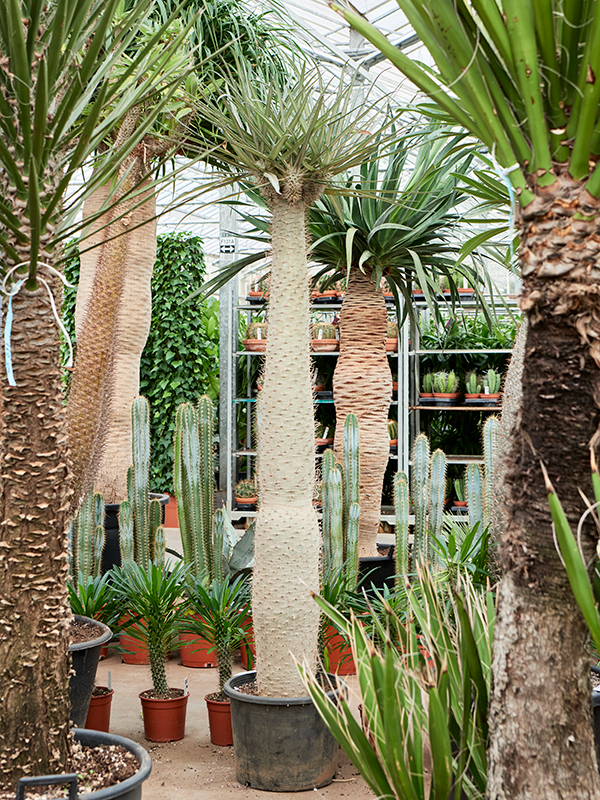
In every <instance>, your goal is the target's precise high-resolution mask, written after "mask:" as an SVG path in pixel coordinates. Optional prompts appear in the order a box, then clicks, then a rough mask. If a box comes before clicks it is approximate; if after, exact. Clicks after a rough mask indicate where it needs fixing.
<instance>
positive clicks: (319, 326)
mask: <svg viewBox="0 0 600 800" xmlns="http://www.w3.org/2000/svg"><path fill="white" fill-rule="evenodd" d="M339 346H340V342H339V339H338V331H337V327H336V326H335V325H332V324H331V323H330V322H316V323H315V324H314V325H313V326H312V339H311V342H310V347H311V350H313V352H315V353H333V352H335V351H336V350H338V349H339Z"/></svg>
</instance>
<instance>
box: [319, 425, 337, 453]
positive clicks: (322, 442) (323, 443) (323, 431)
mask: <svg viewBox="0 0 600 800" xmlns="http://www.w3.org/2000/svg"><path fill="white" fill-rule="evenodd" d="M334 438H335V425H328V424H327V423H325V422H319V423H318V424H317V428H316V430H315V447H316V448H317V453H322V452H324V451H325V450H327V449H329V448H331V447H333V440H334Z"/></svg>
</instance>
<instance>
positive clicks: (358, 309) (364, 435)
mask: <svg viewBox="0 0 600 800" xmlns="http://www.w3.org/2000/svg"><path fill="white" fill-rule="evenodd" d="M386 333H387V311H386V307H385V300H384V298H383V295H382V293H381V292H380V291H379V290H378V289H376V288H375V284H374V283H373V282H372V281H371V279H370V277H369V276H368V275H364V274H363V273H362V272H360V271H359V270H358V269H354V270H353V271H352V273H351V274H350V280H349V281H348V290H347V292H346V296H345V298H344V303H343V305H342V311H341V315H340V355H339V358H338V362H337V365H336V368H335V373H334V376H333V396H334V400H335V415H336V434H335V452H336V456H337V458H338V459H339V460H340V461H343V449H344V420H345V418H346V415H347V414H349V413H351V412H352V413H354V414H356V416H357V418H358V425H359V429H360V490H359V492H360V495H359V497H360V499H359V503H360V523H359V534H358V554H359V556H376V555H377V533H378V531H379V516H380V513H381V494H382V491H383V478H384V475H385V469H386V467H387V464H388V459H389V454H390V437H389V434H388V427H387V420H388V416H389V410H390V402H391V399H392V374H391V371H390V366H389V363H388V359H387V355H386V352H385V338H386Z"/></svg>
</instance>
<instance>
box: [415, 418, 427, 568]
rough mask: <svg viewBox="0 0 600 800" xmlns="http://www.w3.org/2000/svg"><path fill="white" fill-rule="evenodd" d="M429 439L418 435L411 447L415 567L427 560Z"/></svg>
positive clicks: (423, 435) (422, 434)
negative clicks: (420, 561) (419, 562)
mask: <svg viewBox="0 0 600 800" xmlns="http://www.w3.org/2000/svg"><path fill="white" fill-rule="evenodd" d="M429 452H430V448H429V439H428V438H427V436H426V435H425V434H424V433H420V434H419V435H418V436H417V438H416V439H415V443H414V447H413V471H412V495H413V503H414V507H415V532H414V545H413V558H414V561H415V565H416V564H417V563H418V561H419V560H422V561H427V560H428V558H429V541H428V538H427V511H428V507H429Z"/></svg>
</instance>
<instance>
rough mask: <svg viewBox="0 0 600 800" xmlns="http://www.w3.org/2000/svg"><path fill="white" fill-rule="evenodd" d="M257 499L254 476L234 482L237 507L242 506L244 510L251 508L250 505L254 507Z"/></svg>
mask: <svg viewBox="0 0 600 800" xmlns="http://www.w3.org/2000/svg"><path fill="white" fill-rule="evenodd" d="M257 500H258V492H257V490H256V483H255V482H254V478H244V479H243V480H241V481H239V482H238V483H237V484H236V487H235V502H236V504H237V507H238V508H242V509H244V510H246V511H248V510H252V509H250V506H252V507H254V506H255V505H256V502H257Z"/></svg>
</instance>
